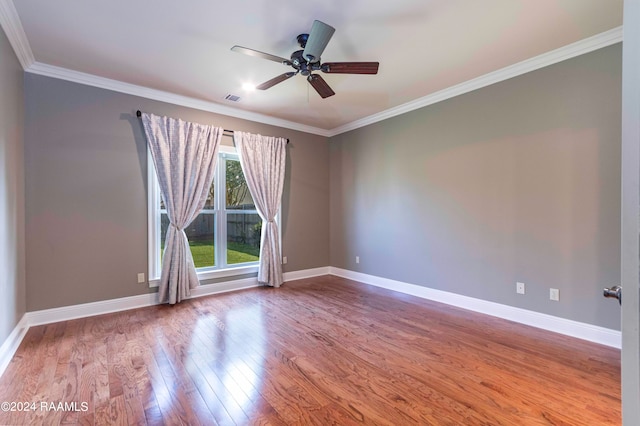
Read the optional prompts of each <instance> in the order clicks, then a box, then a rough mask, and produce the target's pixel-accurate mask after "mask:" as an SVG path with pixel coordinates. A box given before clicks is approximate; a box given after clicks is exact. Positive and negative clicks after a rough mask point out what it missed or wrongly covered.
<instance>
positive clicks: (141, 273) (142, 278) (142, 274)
mask: <svg viewBox="0 0 640 426" xmlns="http://www.w3.org/2000/svg"><path fill="white" fill-rule="evenodd" d="M143 282H144V272H140V273H139V274H138V284H142V283H143Z"/></svg>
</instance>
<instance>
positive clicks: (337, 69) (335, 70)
mask: <svg viewBox="0 0 640 426" xmlns="http://www.w3.org/2000/svg"><path fill="white" fill-rule="evenodd" d="M379 65H380V63H379V62H325V63H324V64H322V67H321V68H320V69H321V70H322V71H324V72H326V73H330V74H378V66H379Z"/></svg>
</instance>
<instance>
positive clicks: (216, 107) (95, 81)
mask: <svg viewBox="0 0 640 426" xmlns="http://www.w3.org/2000/svg"><path fill="white" fill-rule="evenodd" d="M0 1H2V0H0ZM25 71H26V72H28V73H31V74H38V75H42V76H45V77H53V78H57V79H60V80H67V81H71V82H74V83H79V84H84V85H87V86H93V87H98V88H101V89H107V90H113V91H114V92H120V93H126V94H128V95H134V96H140V97H141V98H146V99H153V100H155V101H161V102H167V103H171V104H174V105H180V106H184V107H188V108H195V109H199V110H202V111H209V112H213V113H216V114H222V115H227V116H230V117H236V118H241V119H243V120H249V121H255V122H257V123H263V124H269V125H271V126H278V127H283V128H286V129H291V130H298V131H300V132H305V133H311V134H315V135H320V136H329V131H328V130H326V129H320V128H318V127H313V126H308V125H305V124H300V123H296V122H293V121H289V120H284V119H281V118H276V117H271V116H268V115H265V114H259V113H255V112H251V111H245V110H241V109H238V108H232V107H228V106H225V105H220V104H217V103H215V102H210V101H204V100H201V99H195V98H191V97H188V96H182V95H177V94H175V93H170V92H165V91H162V90H157V89H151V88H149V87H144V86H138V85H136V84H130V83H124V82H122V81H118V80H112V79H109V78H104V77H99V76H96V75H93V74H88V73H84V72H80V71H74V70H70V69H68V68H62V67H57V66H55V65H48V64H43V63H41V62H34V63H33V64H32V65H31V66H29V67H28V68H27V69H25Z"/></svg>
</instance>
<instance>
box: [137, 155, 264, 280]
mask: <svg viewBox="0 0 640 426" xmlns="http://www.w3.org/2000/svg"><path fill="white" fill-rule="evenodd" d="M148 157H149V165H150V167H149V176H148V180H149V200H148V205H149V259H150V261H149V279H150V285H151V286H156V285H157V281H158V279H159V278H160V270H161V268H162V255H163V251H164V241H165V237H166V233H167V228H168V226H169V219H168V217H167V210H166V208H165V205H164V202H163V200H162V197H161V196H160V187H159V186H158V181H157V178H156V173H155V169H154V167H153V160H152V159H151V154H150V153H149V154H148ZM261 230H262V220H261V219H260V216H259V215H258V212H257V210H256V207H255V204H254V202H253V198H252V197H251V194H250V193H249V188H248V187H247V183H246V181H245V178H244V174H243V173H242V168H241V167H240V160H239V159H238V155H237V154H236V151H235V148H233V147H228V146H221V147H220V151H219V153H218V159H217V164H216V172H215V176H214V178H213V183H212V184H211V187H210V189H209V195H208V197H207V201H206V203H205V205H204V208H203V209H202V210H201V211H200V214H199V215H198V216H197V217H196V218H195V219H194V221H193V222H192V223H191V224H190V225H189V226H188V227H187V228H186V229H185V232H186V234H187V237H188V238H189V246H190V248H191V255H192V256H193V262H194V264H195V266H196V271H197V272H198V277H199V278H200V279H208V278H217V277H224V276H232V275H240V274H246V273H252V272H256V271H257V270H258V267H257V265H258V259H259V254H260V233H261Z"/></svg>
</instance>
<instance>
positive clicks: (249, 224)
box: [227, 213, 262, 265]
mask: <svg viewBox="0 0 640 426" xmlns="http://www.w3.org/2000/svg"><path fill="white" fill-rule="evenodd" d="M261 230H262V220H261V219H260V216H258V215H257V214H255V213H246V214H242V213H240V214H227V264H229V265H233V264H236V263H246V262H257V261H258V259H259V256H260V232H261Z"/></svg>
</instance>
